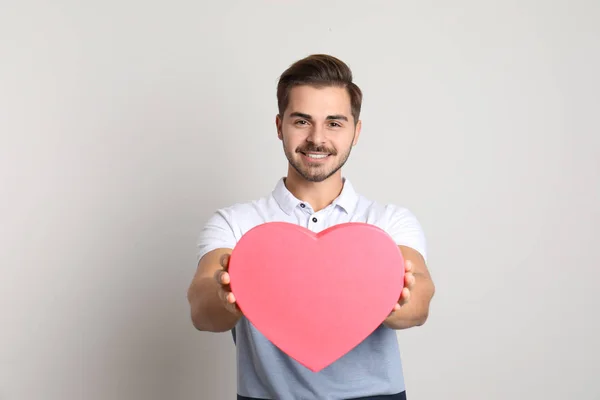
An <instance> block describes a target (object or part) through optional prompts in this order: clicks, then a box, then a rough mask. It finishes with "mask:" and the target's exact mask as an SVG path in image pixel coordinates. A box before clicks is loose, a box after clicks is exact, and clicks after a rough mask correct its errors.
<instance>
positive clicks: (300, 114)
mask: <svg viewBox="0 0 600 400" xmlns="http://www.w3.org/2000/svg"><path fill="white" fill-rule="evenodd" d="M290 117H300V118H304V119H307V120H309V121H312V119H313V118H312V117H311V116H310V115H308V114H304V113H301V112H293V113H291V114H290ZM325 119H326V120H332V119H333V120H335V119H337V120H342V121H348V117H346V116H345V115H342V114H338V115H328V116H327V118H325Z"/></svg>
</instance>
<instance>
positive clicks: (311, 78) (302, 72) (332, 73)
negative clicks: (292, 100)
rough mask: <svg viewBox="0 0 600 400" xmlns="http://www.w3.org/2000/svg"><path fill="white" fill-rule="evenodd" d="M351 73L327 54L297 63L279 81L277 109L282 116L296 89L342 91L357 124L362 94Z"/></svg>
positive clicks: (343, 64) (344, 65) (316, 55)
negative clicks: (305, 87)
mask: <svg viewBox="0 0 600 400" xmlns="http://www.w3.org/2000/svg"><path fill="white" fill-rule="evenodd" d="M352 79H353V77H352V71H351V70H350V68H349V67H348V65H346V64H345V63H344V62H343V61H341V60H339V59H338V58H336V57H333V56H330V55H327V54H313V55H310V56H308V57H306V58H303V59H301V60H298V61H296V62H295V63H293V64H292V65H291V66H290V67H289V68H288V69H286V70H285V71H284V72H283V73H282V74H281V76H280V77H279V83H278V84H277V106H278V108H279V114H280V115H281V116H283V113H284V112H285V109H286V108H287V106H288V103H289V94H290V91H291V90H292V88H293V87H295V86H300V85H309V86H313V87H317V88H319V87H327V86H334V87H342V88H345V89H346V90H347V91H348V94H349V95H350V106H351V112H352V117H353V118H354V123H355V124H356V123H357V122H358V120H359V117H360V108H361V105H362V91H361V90H360V88H359V87H358V86H357V85H356V84H355V83H354V82H352Z"/></svg>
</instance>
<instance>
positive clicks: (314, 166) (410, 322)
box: [188, 55, 434, 400]
mask: <svg viewBox="0 0 600 400" xmlns="http://www.w3.org/2000/svg"><path fill="white" fill-rule="evenodd" d="M277 98H278V106H279V114H278V115H277V117H276V121H275V122H276V127H277V137H278V138H279V140H281V141H282V144H283V150H284V153H285V155H286V157H287V159H288V161H289V167H288V171H287V176H286V177H285V178H281V179H280V180H279V181H278V182H277V184H276V186H275V188H274V190H273V192H272V193H271V194H270V195H268V196H266V197H264V198H262V199H259V200H257V201H253V202H250V203H245V204H236V205H233V206H229V207H226V208H223V209H220V210H218V211H217V212H215V213H214V214H213V215H212V216H211V218H210V219H209V221H208V222H207V223H206V225H205V226H204V228H203V230H202V232H201V235H200V239H199V243H198V246H199V254H198V258H199V263H198V269H197V272H196V275H195V277H194V279H193V281H192V283H191V285H190V288H189V291H188V299H189V302H190V307H191V314H192V321H193V324H194V326H195V327H196V328H197V329H199V330H201V331H209V332H225V331H230V330H231V331H232V333H233V337H234V341H235V343H236V349H237V373H238V379H237V383H238V388H237V392H238V399H277V400H288V399H290V400H299V399H359V398H360V399H382V400H383V399H390V400H392V399H406V392H405V385H404V378H403V370H402V363H401V360H400V353H399V349H398V342H397V337H396V330H398V329H406V328H410V327H414V326H419V325H422V324H423V323H425V321H426V319H427V316H428V312H429V304H430V301H431V299H432V297H433V294H434V285H433V282H432V280H431V277H430V275H429V272H428V270H427V267H426V264H425V258H426V254H425V238H424V235H423V232H422V230H421V226H420V224H419V222H418V221H417V219H416V218H415V216H414V215H413V214H412V213H411V212H410V211H409V210H407V209H405V208H402V207H399V206H395V205H389V204H388V205H383V204H379V203H377V202H374V201H372V200H369V199H367V198H366V197H363V196H362V195H360V194H359V193H357V192H355V190H354V188H353V187H352V185H351V184H350V181H349V180H348V179H346V178H344V177H343V176H342V172H341V168H342V166H343V165H344V163H345V162H346V160H347V159H348V156H349V155H350V151H351V149H352V147H353V146H355V145H356V144H357V142H358V138H359V136H360V131H361V122H360V120H359V115H360V108H361V102H362V93H361V90H360V89H359V88H358V86H356V85H355V84H354V83H353V82H352V72H351V71H350V69H349V68H348V66H347V65H346V64H344V63H343V62H342V61H340V60H339V59H337V58H334V57H331V56H327V55H313V56H309V57H307V58H305V59H302V60H300V61H297V62H296V63H295V64H293V65H291V66H290V67H289V68H288V69H287V70H286V71H285V72H284V73H283V74H282V75H281V77H280V80H279V84H278V87H277ZM273 221H285V222H292V223H296V224H299V225H302V226H304V227H306V228H308V229H310V230H312V231H314V232H318V231H321V230H323V229H325V228H328V227H330V226H332V225H335V224H339V223H343V222H349V221H358V222H366V223H370V224H374V225H376V226H378V227H380V228H382V229H384V230H385V231H386V232H387V233H388V234H390V235H391V237H392V238H393V239H394V240H395V241H396V243H397V245H398V246H399V247H400V250H401V251H402V254H403V256H404V258H405V260H406V265H405V267H406V270H407V273H406V282H405V286H406V287H405V288H404V290H403V292H402V295H401V298H400V299H399V302H398V304H397V306H396V307H395V308H394V310H393V312H392V313H391V314H390V315H389V317H388V318H387V319H386V320H385V321H382V324H381V326H380V327H379V328H378V329H377V330H376V331H375V332H373V333H372V334H371V335H370V336H369V337H368V338H367V339H365V340H364V341H363V342H362V343H361V344H359V345H358V346H357V347H355V348H354V349H353V350H352V351H350V353H348V354H347V355H345V356H343V357H342V358H341V359H339V360H338V361H336V362H335V363H334V364H332V365H330V366H329V367H327V368H325V369H324V370H322V371H320V372H318V373H313V372H311V371H309V370H308V369H306V368H305V367H303V366H301V365H300V364H298V363H297V362H296V361H295V360H293V359H291V358H290V357H288V356H287V355H286V354H284V353H283V352H281V351H280V350H279V349H278V348H276V347H275V346H274V345H273V344H272V343H270V342H269V341H268V340H267V339H265V337H264V336H262V335H261V334H260V333H259V332H258V331H257V330H256V329H255V328H254V327H253V326H252V324H250V323H249V322H248V320H247V319H245V318H244V316H243V315H242V314H241V312H240V310H239V308H238V307H237V306H236V304H235V296H234V295H233V293H231V292H230V290H229V286H228V284H229V275H228V273H227V265H228V259H229V254H230V253H231V251H232V249H233V247H234V246H235V245H236V242H237V241H238V240H239V239H240V237H241V236H242V235H243V234H244V233H245V232H247V231H248V230H249V229H251V228H253V227H255V226H256V225H259V224H262V223H266V222H273ZM398 267H399V268H400V267H401V266H398ZM368 273H369V271H368V266H365V274H368ZM332 284H335V282H332ZM274 300H275V301H276V299H274Z"/></svg>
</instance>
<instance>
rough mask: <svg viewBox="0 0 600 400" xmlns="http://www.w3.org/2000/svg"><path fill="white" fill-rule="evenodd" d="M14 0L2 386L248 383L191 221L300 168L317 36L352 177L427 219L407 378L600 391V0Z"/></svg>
mask: <svg viewBox="0 0 600 400" xmlns="http://www.w3.org/2000/svg"><path fill="white" fill-rule="evenodd" d="M0 7H1V8H0V51H1V52H0V133H1V145H0V182H1V196H0V243H1V245H0V268H1V275H0V399H2V400H33V399H36V400H59V399H73V400H75V399H86V400H106V399H119V400H121V399H128V400H131V399H140V400H141V399H144V400H159V399H160V400H163V399H190V400H191V399H232V398H233V396H234V394H235V363H234V348H233V345H232V342H231V338H230V336H229V334H222V335H215V334H205V333H199V332H196V331H194V329H193V328H192V325H191V322H190V320H189V312H188V304H187V301H186V290H187V286H188V284H189V282H190V279H191V277H192V275H193V273H194V270H195V267H196V266H195V251H196V249H195V240H196V237H197V234H198V232H199V230H200V228H201V225H202V224H203V223H204V221H205V220H206V218H208V216H209V215H210V213H212V212H213V211H214V210H215V209H216V208H217V207H220V206H224V205H229V204H231V203H234V202H238V201H246V200H250V199H254V198H257V197H260V196H263V195H266V194H268V192H269V191H270V190H271V189H272V188H273V186H274V184H275V183H276V180H277V179H278V178H279V177H280V176H282V175H283V174H284V173H285V171H286V160H285V157H284V155H283V151H282V150H281V145H280V142H279V141H278V140H277V137H276V131H275V127H274V116H275V113H276V101H275V85H276V81H277V77H278V74H279V73H281V72H282V71H283V70H284V69H285V68H286V67H287V66H288V65H289V64H290V63H292V62H293V61H295V60H297V59H299V58H301V57H304V56H306V55H308V54H311V53H317V52H327V53H331V54H334V55H336V56H338V57H340V58H342V59H343V60H345V61H347V62H348V64H349V65H350V66H351V68H352V69H353V71H354V73H355V77H356V82H357V83H358V84H359V85H360V86H361V87H362V89H363V90H364V93H365V97H364V111H363V114H362V119H363V121H364V125H363V134H362V137H361V141H360V143H359V145H358V146H357V148H356V149H355V151H354V153H353V155H352V156H351V160H350V162H349V164H348V166H347V168H346V169H345V175H346V176H348V177H349V178H350V179H352V181H353V183H354V185H355V186H356V187H357V189H358V190H359V191H360V192H361V193H363V194H365V195H367V196H369V197H371V198H374V199H377V200H379V201H382V202H388V201H389V202H394V203H397V204H400V205H403V206H406V207H409V208H410V209H411V210H412V211H413V212H415V213H416V214H417V216H418V217H419V218H420V220H421V222H422V224H423V226H424V229H425V231H426V234H427V238H428V241H429V254H430V263H429V264H430V268H431V270H432V273H433V276H434V278H435V281H436V283H437V295H436V297H435V301H434V303H433V308H432V312H431V318H430V320H429V322H428V323H427V324H426V325H425V326H424V327H422V328H418V329H412V330H409V331H404V332H401V333H400V334H399V340H400V343H401V345H402V353H403V359H404V362H405V368H406V379H407V384H408V390H409V394H410V399H411V400H417V399H420V400H429V399H431V400H434V399H435V400H437V399H446V398H448V399H461V400H467V399H469V400H470V399H473V400H495V399H498V400H500V399H506V398H511V399H544V400H552V399H577V400H587V399H589V400H594V399H600V388H599V387H598V385H597V384H594V383H593V379H595V378H597V375H598V362H599V361H598V360H599V356H600V352H599V341H600V339H599V337H600V327H599V323H598V315H599V314H600V312H599V311H598V307H599V306H600V302H599V300H598V297H597V294H596V293H595V289H596V288H597V286H598V280H599V279H600V273H599V269H600V256H599V253H598V248H599V239H598V238H599V236H600V228H599V226H600V215H599V206H600V190H599V186H600V164H599V161H598V157H599V156H600V138H599V135H600V129H599V128H600V126H599V123H598V117H599V114H600V113H599V110H600V97H599V92H600V78H599V71H600V55H599V54H600V51H599V47H600V44H599V43H600V28H599V23H598V21H599V20H600V3H599V2H598V1H596V0H590V1H495V2H490V1H466V0H461V1H455V2H446V1H441V0H440V1H435V2H432V1H419V2H416V1H415V2H400V1H394V2H393V1H369V2H367V1H354V2H348V1H318V2H317V1H263V2H256V1H254V2H250V1H236V2H234V1H229V2H200V1H169V2H167V1H163V2H158V1H150V2H144V1H134V0H125V1H95V2H76V1H56V2H44V1H39V0H38V1H18V2H17V1H12V2H11V1H8V0H4V1H2V3H1V6H0Z"/></svg>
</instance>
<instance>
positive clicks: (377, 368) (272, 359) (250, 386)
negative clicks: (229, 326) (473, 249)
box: [197, 178, 427, 400]
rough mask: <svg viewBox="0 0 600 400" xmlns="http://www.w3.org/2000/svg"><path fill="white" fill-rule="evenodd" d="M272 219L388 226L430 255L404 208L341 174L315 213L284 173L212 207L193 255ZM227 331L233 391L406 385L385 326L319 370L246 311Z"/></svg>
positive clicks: (282, 397) (315, 394)
mask: <svg viewBox="0 0 600 400" xmlns="http://www.w3.org/2000/svg"><path fill="white" fill-rule="evenodd" d="M274 221H279V222H290V223H294V224H298V225H301V226H303V227H305V228H308V229H310V230H311V231H313V232H319V231H322V230H323V229H326V228H328V227H330V226H333V225H336V224H340V223H345V222H364V223H369V224H373V225H375V226H377V227H379V228H381V229H383V230H384V231H386V232H387V233H388V234H389V235H390V236H391V237H392V239H393V240H394V241H395V242H396V243H397V244H398V245H404V246H407V247H411V248H413V249H415V250H416V251H418V252H419V253H421V255H422V256H423V257H424V258H425V259H426V258H427V255H426V242H425V236H424V234H423V230H422V228H421V225H420V224H419V221H418V220H417V218H416V217H415V215H414V214H413V213H411V212H410V211H409V210H408V209H406V208H404V207H401V206H398V205H394V204H380V203H377V202H375V201H372V200H369V199H368V198H366V197H364V196H362V195H361V194H359V193H357V192H356V191H355V190H354V188H353V186H352V184H351V183H350V180H348V179H346V178H343V189H342V191H341V193H340V195H339V196H338V197H337V198H336V199H335V200H334V201H333V202H332V203H331V204H330V205H329V206H328V207H326V208H324V209H322V210H320V211H318V212H315V211H314V210H313V209H312V208H311V206H310V204H308V203H304V202H302V201H300V200H299V199H297V198H296V197H295V196H294V195H293V194H292V193H291V192H290V191H289V190H287V188H286V186H285V178H280V179H279V181H278V182H277V184H276V185H275V187H274V189H273V191H272V192H271V193H270V194H269V195H268V196H265V197H262V198H260V199H258V200H254V201H249V202H245V203H237V204H233V205H231V206H228V207H224V208H221V209H218V210H216V212H214V213H213V214H212V215H211V216H210V217H209V219H208V221H207V222H206V223H205V225H204V226H203V228H202V229H201V233H200V235H199V239H198V252H197V259H198V260H199V259H200V258H201V257H202V256H204V255H205V254H206V253H208V252H210V251H212V250H215V249H217V248H232V249H233V248H234V247H235V245H236V243H237V242H238V240H240V238H241V237H242V235H244V234H245V233H246V232H248V231H249V230H250V229H252V228H253V227H255V226H257V225H260V224H263V223H267V222H274ZM365 273H367V272H365ZM232 335H233V340H234V344H235V346H236V359H237V393H238V396H241V397H242V398H243V397H248V398H258V399H277V400H301V399H313V400H321V399H323V400H333V399H335V400H340V399H353V398H361V397H369V396H385V395H394V394H398V393H401V392H403V391H405V383H404V376H403V368H402V361H401V357H400V351H399V345H398V340H397V336H396V331H395V330H393V329H391V328H388V327H386V326H384V325H383V324H382V325H380V326H379V327H378V328H377V329H376V330H375V331H374V332H373V333H372V334H371V335H370V336H368V337H367V338H366V339H365V340H364V341H363V342H361V343H360V344H359V345H357V346H356V347H355V348H354V349H352V350H351V351H350V352H349V353H347V354H346V355H344V356H342V357H341V358H340V359H338V360H337V361H335V362H334V363H333V364H331V365H329V366H328V367H326V368H325V369H323V370H321V371H319V372H316V373H315V372H312V371H310V370H308V369H307V368H306V367H304V366H303V365H301V364H299V363H298V362H297V361H295V360H294V359H292V358H291V357H289V356H287V355H286V354H285V353H283V352H282V351H281V350H279V348H277V347H276V346H275V345H273V344H272V343H271V342H270V341H269V340H267V339H266V338H265V337H264V336H263V335H262V334H261V333H260V332H259V331H258V330H257V329H256V328H255V327H254V326H253V325H252V323H251V322H249V321H248V319H246V318H245V317H243V316H242V318H241V319H240V320H239V321H238V323H237V324H236V326H235V327H234V329H233V330H232ZM378 398H379V397H378ZM381 398H385V397H381Z"/></svg>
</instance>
